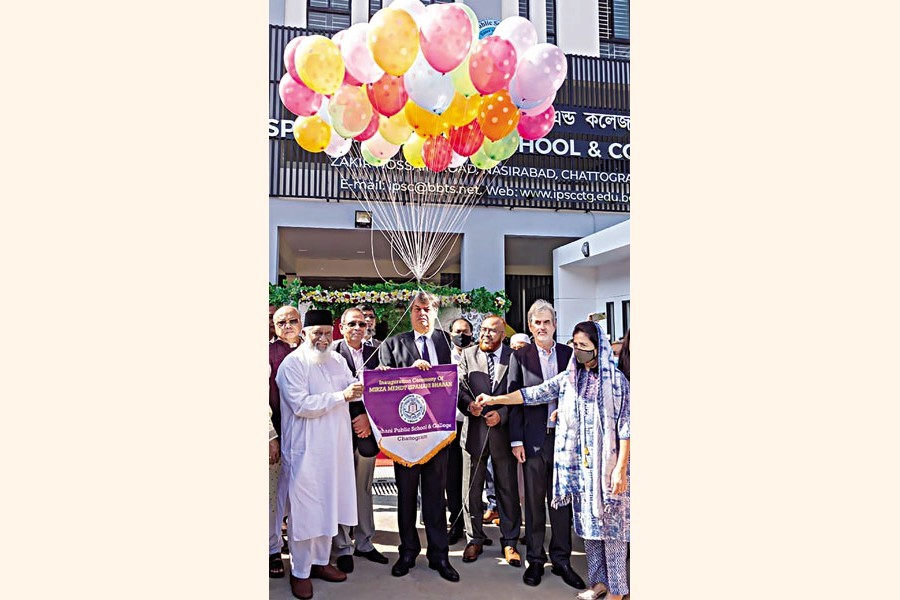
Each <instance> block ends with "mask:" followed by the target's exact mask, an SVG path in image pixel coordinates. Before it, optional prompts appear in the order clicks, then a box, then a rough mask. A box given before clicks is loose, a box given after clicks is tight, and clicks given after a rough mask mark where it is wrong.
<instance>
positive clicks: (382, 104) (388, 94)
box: [366, 73, 409, 117]
mask: <svg viewBox="0 0 900 600" xmlns="http://www.w3.org/2000/svg"><path fill="white" fill-rule="evenodd" d="M366 93H367V94H368V95H369V102H371V103H372V108H374V109H375V110H377V111H378V112H380V113H381V114H383V115H384V116H386V117H393V116H394V115H396V114H397V113H398V112H400V111H401V110H403V107H404V106H406V101H407V100H409V95H408V94H407V93H406V87H405V85H404V84H403V75H397V76H395V75H391V74H389V73H385V74H384V75H382V77H381V79H379V80H378V81H376V82H375V83H372V84H369V85H367V86H366Z"/></svg>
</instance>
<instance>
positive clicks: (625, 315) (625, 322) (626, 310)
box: [622, 300, 631, 335]
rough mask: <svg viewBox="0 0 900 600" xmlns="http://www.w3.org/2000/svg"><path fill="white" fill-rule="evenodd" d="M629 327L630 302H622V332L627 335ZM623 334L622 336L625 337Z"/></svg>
mask: <svg viewBox="0 0 900 600" xmlns="http://www.w3.org/2000/svg"><path fill="white" fill-rule="evenodd" d="M630 327H631V300H622V331H624V332H625V333H628V329H629V328H630ZM625 333H623V334H622V335H625Z"/></svg>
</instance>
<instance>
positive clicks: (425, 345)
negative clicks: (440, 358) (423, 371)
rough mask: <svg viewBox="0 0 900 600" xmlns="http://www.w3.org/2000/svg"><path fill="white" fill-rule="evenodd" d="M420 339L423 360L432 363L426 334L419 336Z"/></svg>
mask: <svg viewBox="0 0 900 600" xmlns="http://www.w3.org/2000/svg"><path fill="white" fill-rule="evenodd" d="M419 341H420V342H422V360H424V361H425V362H427V363H430V362H431V357H430V356H429V355H428V341H427V340H426V339H425V336H424V335H423V336H422V337H420V338H419Z"/></svg>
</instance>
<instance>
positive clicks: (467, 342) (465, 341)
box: [450, 333, 473, 348]
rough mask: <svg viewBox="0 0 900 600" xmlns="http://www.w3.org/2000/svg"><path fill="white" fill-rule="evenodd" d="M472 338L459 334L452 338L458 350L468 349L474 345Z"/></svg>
mask: <svg viewBox="0 0 900 600" xmlns="http://www.w3.org/2000/svg"><path fill="white" fill-rule="evenodd" d="M472 339H473V338H472V336H471V335H468V334H465V333H458V334H456V335H454V336H451V337H450V340H451V341H452V342H453V345H454V346H456V347H457V348H468V347H469V346H471V345H472Z"/></svg>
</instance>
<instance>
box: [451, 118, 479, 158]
mask: <svg viewBox="0 0 900 600" xmlns="http://www.w3.org/2000/svg"><path fill="white" fill-rule="evenodd" d="M483 143H484V134H483V133H482V132H481V127H479V126H478V119H472V120H471V121H469V122H468V123H466V124H465V125H463V126H462V127H453V128H451V129H450V147H451V148H453V151H454V152H456V153H457V154H459V155H460V156H472V155H473V154H475V153H476V152H478V149H479V148H481V144H483Z"/></svg>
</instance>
